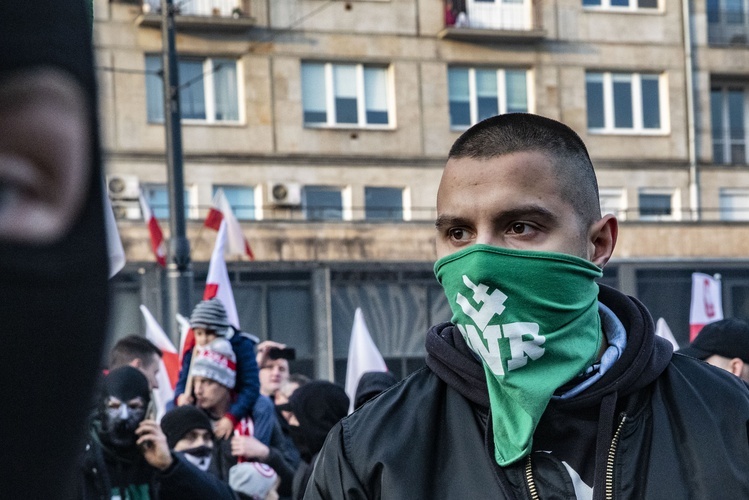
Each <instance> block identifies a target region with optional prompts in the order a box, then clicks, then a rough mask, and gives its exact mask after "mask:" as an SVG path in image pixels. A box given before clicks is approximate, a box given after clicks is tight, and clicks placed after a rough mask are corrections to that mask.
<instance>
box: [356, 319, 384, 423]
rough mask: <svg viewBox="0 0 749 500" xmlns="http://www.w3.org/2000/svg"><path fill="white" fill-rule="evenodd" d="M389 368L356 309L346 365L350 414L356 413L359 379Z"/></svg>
mask: <svg viewBox="0 0 749 500" xmlns="http://www.w3.org/2000/svg"><path fill="white" fill-rule="evenodd" d="M386 371H388V367H387V365H386V364H385V360H384V359H382V354H380V351H379V350H378V349H377V346H376V345H375V343H374V341H373V340H372V337H371V336H370V335H369V329H368V328H367V323H366V322H365V321H364V314H362V311H361V308H360V307H357V308H356V313H354V326H353V327H352V328H351V343H350V344H349V348H348V362H347V364H346V394H348V397H349V401H350V403H349V413H351V412H352V411H354V399H355V398H356V386H357V385H359V379H360V378H361V376H362V375H364V374H365V373H366V372H386Z"/></svg>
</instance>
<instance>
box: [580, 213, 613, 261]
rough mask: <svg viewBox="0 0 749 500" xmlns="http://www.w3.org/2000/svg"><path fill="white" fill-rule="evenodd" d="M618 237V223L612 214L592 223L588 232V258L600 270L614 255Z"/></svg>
mask: <svg viewBox="0 0 749 500" xmlns="http://www.w3.org/2000/svg"><path fill="white" fill-rule="evenodd" d="M618 235H619V221H617V220H616V217H615V216H614V215H613V214H606V215H604V216H603V217H601V219H600V220H599V221H597V222H594V223H593V225H591V226H590V229H589V230H588V252H589V253H588V256H589V259H590V261H591V262H593V264H595V265H597V266H598V267H600V268H603V266H605V265H606V263H607V262H608V261H609V259H610V258H611V254H613V253H614V247H615V246H616V238H617V236H618Z"/></svg>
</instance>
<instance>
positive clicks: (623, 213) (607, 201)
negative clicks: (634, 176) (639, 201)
mask: <svg viewBox="0 0 749 500" xmlns="http://www.w3.org/2000/svg"><path fill="white" fill-rule="evenodd" d="M598 196H599V200H600V203H601V216H604V215H606V214H614V215H615V216H616V217H617V218H618V219H619V220H625V219H626V218H627V198H626V196H625V193H624V189H620V188H600V189H599V191H598Z"/></svg>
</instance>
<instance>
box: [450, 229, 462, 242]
mask: <svg viewBox="0 0 749 500" xmlns="http://www.w3.org/2000/svg"><path fill="white" fill-rule="evenodd" d="M448 234H449V236H450V238H452V239H454V240H462V239H463V238H464V237H465V234H466V232H465V231H464V230H462V229H460V228H455V229H450V231H448Z"/></svg>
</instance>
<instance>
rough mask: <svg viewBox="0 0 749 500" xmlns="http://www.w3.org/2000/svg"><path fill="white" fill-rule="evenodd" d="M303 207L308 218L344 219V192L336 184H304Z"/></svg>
mask: <svg viewBox="0 0 749 500" xmlns="http://www.w3.org/2000/svg"><path fill="white" fill-rule="evenodd" d="M302 208H303V210H304V216H305V218H306V219H307V220H343V194H342V192H341V188H339V187H335V186H304V188H303V189H302Z"/></svg>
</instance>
